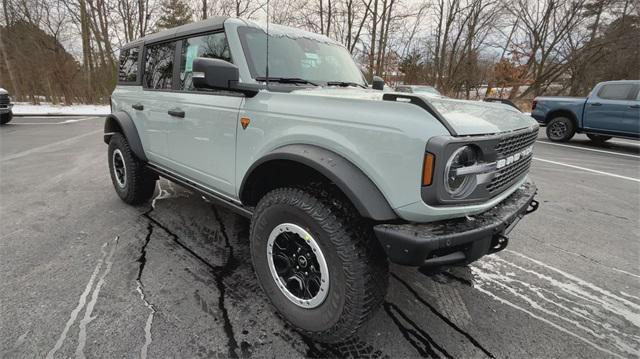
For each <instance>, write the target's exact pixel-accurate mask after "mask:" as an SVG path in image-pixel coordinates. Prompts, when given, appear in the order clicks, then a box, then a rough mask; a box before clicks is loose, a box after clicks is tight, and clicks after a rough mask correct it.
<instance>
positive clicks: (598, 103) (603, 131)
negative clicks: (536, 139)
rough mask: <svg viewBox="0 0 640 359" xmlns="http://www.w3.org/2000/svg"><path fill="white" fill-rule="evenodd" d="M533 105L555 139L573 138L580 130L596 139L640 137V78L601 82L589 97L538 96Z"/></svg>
mask: <svg viewBox="0 0 640 359" xmlns="http://www.w3.org/2000/svg"><path fill="white" fill-rule="evenodd" d="M531 107H532V110H531V116H533V118H535V119H536V120H537V121H538V122H540V124H542V125H546V126H547V137H548V138H549V139H550V140H551V141H556V142H564V141H569V140H570V139H571V138H572V137H573V135H574V134H575V133H576V132H577V133H585V134H586V135H587V136H588V137H589V139H591V140H592V141H594V142H605V141H607V140H609V139H610V138H611V137H625V138H634V139H638V138H639V137H640V80H621V81H607V82H601V83H599V84H597V85H596V86H595V87H594V88H593V90H591V93H590V94H589V96H588V97H586V98H584V97H536V98H535V99H534V100H533V103H532V106H531Z"/></svg>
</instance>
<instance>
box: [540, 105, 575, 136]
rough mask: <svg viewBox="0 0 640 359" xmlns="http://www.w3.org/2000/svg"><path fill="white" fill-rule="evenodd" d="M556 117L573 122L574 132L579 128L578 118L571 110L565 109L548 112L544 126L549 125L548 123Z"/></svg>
mask: <svg viewBox="0 0 640 359" xmlns="http://www.w3.org/2000/svg"><path fill="white" fill-rule="evenodd" d="M556 117H566V118H568V119H570V120H571V122H573V125H574V126H575V129H576V131H577V130H578V128H579V126H578V116H577V115H576V114H575V113H574V112H573V111H571V110H567V109H559V110H553V111H550V112H549V113H548V114H547V116H546V119H545V124H549V122H551V120H553V119H554V118H556Z"/></svg>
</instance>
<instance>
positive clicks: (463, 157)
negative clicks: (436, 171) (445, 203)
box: [444, 146, 478, 198]
mask: <svg viewBox="0 0 640 359" xmlns="http://www.w3.org/2000/svg"><path fill="white" fill-rule="evenodd" d="M477 162H478V153H477V151H476V149H475V148H474V147H472V146H464V147H460V148H458V149H457V150H456V151H455V152H454V153H453V154H452V155H451V157H449V161H447V166H446V167H445V179H444V188H445V189H446V190H447V192H449V195H451V197H453V198H460V197H465V196H466V195H468V193H467V191H468V190H469V189H470V188H471V187H473V186H474V185H475V183H474V182H475V175H473V174H469V175H458V174H457V173H456V170H457V169H458V168H462V167H467V166H473V165H475V164H476V163H477Z"/></svg>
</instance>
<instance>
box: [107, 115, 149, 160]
mask: <svg viewBox="0 0 640 359" xmlns="http://www.w3.org/2000/svg"><path fill="white" fill-rule="evenodd" d="M114 133H121V134H122V135H123V136H124V137H125V138H126V139H127V142H128V143H129V147H131V151H133V153H134V154H135V155H136V157H138V159H140V160H141V161H144V162H148V160H147V156H146V155H145V154H144V148H143V147H142V141H140V136H139V135H138V129H137V128H136V125H135V124H134V123H133V120H132V119H131V117H130V116H129V115H128V114H127V113H126V112H123V111H117V112H114V113H112V114H110V115H108V116H107V118H106V120H105V122H104V142H105V143H107V144H108V143H109V141H110V140H111V136H113V134H114Z"/></svg>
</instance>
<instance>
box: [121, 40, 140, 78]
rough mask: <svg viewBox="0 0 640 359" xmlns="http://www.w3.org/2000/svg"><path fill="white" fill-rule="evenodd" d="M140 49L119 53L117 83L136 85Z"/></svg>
mask: <svg viewBox="0 0 640 359" xmlns="http://www.w3.org/2000/svg"><path fill="white" fill-rule="evenodd" d="M139 55H140V49H139V48H137V47H134V48H130V49H125V50H122V51H120V68H119V71H118V82H120V83H125V84H126V83H137V82H138V68H139V64H140V62H139Z"/></svg>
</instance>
